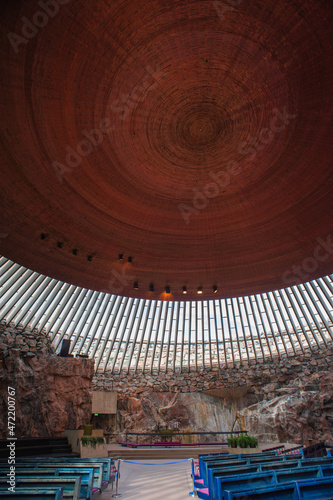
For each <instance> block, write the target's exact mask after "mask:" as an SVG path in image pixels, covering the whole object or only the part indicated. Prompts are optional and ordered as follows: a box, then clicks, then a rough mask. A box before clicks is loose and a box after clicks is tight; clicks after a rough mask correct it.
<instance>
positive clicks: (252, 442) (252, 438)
mask: <svg viewBox="0 0 333 500" xmlns="http://www.w3.org/2000/svg"><path fill="white" fill-rule="evenodd" d="M249 444H250V448H257V446H258V438H256V437H255V436H249Z"/></svg>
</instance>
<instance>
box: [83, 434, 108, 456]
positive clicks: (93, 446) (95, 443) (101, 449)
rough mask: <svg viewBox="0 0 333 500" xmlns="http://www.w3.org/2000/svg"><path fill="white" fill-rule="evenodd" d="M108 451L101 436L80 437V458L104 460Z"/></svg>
mask: <svg viewBox="0 0 333 500" xmlns="http://www.w3.org/2000/svg"><path fill="white" fill-rule="evenodd" d="M106 457H108V450H107V447H106V443H105V439H104V437H103V436H82V437H81V438H80V458H106Z"/></svg>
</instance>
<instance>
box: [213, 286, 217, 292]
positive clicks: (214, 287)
mask: <svg viewBox="0 0 333 500" xmlns="http://www.w3.org/2000/svg"><path fill="white" fill-rule="evenodd" d="M213 292H214V293H217V286H216V285H214V286H213Z"/></svg>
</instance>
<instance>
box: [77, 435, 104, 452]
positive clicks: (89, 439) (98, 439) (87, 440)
mask: <svg viewBox="0 0 333 500" xmlns="http://www.w3.org/2000/svg"><path fill="white" fill-rule="evenodd" d="M81 443H82V446H91V447H92V448H94V449H96V446H97V445H99V444H104V443H105V441H104V438H103V437H102V436H82V438H81Z"/></svg>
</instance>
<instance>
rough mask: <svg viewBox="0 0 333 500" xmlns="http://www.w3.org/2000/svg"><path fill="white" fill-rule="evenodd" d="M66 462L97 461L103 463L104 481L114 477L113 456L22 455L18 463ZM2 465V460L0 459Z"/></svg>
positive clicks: (83, 462)
mask: <svg viewBox="0 0 333 500" xmlns="http://www.w3.org/2000/svg"><path fill="white" fill-rule="evenodd" d="M55 461H59V462H64V463H81V462H82V464H85V463H87V464H88V463H93V464H94V463H97V464H102V465H103V481H107V482H111V481H112V480H113V479H114V474H112V466H113V464H114V461H113V459H112V458H111V457H109V458H80V457H33V458H32V457H22V458H17V459H16V463H17V464H23V463H25V464H27V463H36V462H46V463H49V462H53V463H54V462H55ZM0 466H1V461H0Z"/></svg>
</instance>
